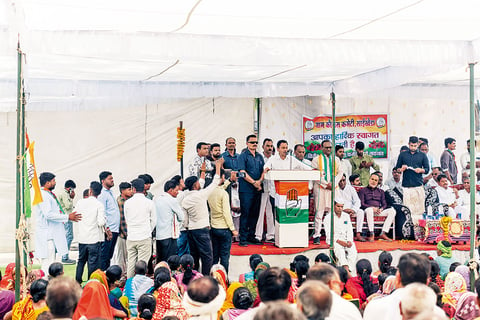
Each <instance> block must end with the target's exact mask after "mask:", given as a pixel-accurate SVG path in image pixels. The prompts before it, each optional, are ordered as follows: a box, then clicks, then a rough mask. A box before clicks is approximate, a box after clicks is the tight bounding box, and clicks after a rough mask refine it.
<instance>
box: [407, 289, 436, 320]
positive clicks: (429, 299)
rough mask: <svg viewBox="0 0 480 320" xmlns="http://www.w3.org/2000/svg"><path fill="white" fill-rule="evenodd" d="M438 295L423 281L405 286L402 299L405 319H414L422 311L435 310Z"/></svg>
mask: <svg viewBox="0 0 480 320" xmlns="http://www.w3.org/2000/svg"><path fill="white" fill-rule="evenodd" d="M436 301H437V297H436V296H435V292H433V290H432V289H430V288H429V287H428V286H427V285H425V284H423V283H411V284H409V285H408V286H406V287H405V293H404V295H403V297H402V298H401V299H400V314H401V315H402V316H403V319H404V320H409V319H413V318H414V317H415V316H416V315H418V314H419V313H421V312H425V311H428V312H433V309H434V308H435V304H436Z"/></svg>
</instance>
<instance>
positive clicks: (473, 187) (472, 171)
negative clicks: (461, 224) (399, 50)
mask: <svg viewBox="0 0 480 320" xmlns="http://www.w3.org/2000/svg"><path fill="white" fill-rule="evenodd" d="M474 66H475V63H469V64H468V68H469V69H470V149H469V150H468V151H469V152H470V259H473V251H474V250H475V236H476V228H475V226H476V225H477V224H476V221H475V220H476V219H475V218H476V215H475V203H476V202H475V194H476V193H477V183H476V176H475V171H476V167H477V166H476V157H475V104H474V99H475V97H474V82H475V78H474ZM474 281H475V276H474V273H473V270H471V272H470V283H473V282H474ZM471 289H472V291H473V286H471Z"/></svg>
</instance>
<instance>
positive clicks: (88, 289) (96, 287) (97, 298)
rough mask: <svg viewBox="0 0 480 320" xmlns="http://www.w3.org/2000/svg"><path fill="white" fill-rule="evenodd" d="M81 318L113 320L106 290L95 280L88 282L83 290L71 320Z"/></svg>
mask: <svg viewBox="0 0 480 320" xmlns="http://www.w3.org/2000/svg"><path fill="white" fill-rule="evenodd" d="M97 274H98V273H97ZM105 282H106V281H105ZM82 316H84V317H86V318H87V319H92V318H102V319H113V313H112V308H111V307H110V301H109V300H108V293H107V289H106V287H105V285H103V284H102V283H101V282H100V281H98V280H96V279H93V280H90V281H88V282H87V284H86V285H85V287H84V288H83V292H82V296H81V297H80V301H78V305H77V308H76V309H75V312H74V314H73V317H72V319H73V320H79V319H80V318H81V317H82Z"/></svg>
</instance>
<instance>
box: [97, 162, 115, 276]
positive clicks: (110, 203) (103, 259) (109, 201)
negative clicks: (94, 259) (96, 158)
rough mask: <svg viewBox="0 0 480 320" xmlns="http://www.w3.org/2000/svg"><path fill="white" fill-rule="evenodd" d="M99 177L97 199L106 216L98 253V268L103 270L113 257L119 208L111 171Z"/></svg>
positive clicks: (104, 172)
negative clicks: (100, 189)
mask: <svg viewBox="0 0 480 320" xmlns="http://www.w3.org/2000/svg"><path fill="white" fill-rule="evenodd" d="M99 178H100V183H101V184H102V192H101V193H100V195H99V196H98V198H97V199H98V200H99V201H100V202H101V203H102V204H103V205H104V206H105V216H106V218H107V223H106V230H105V233H106V236H105V241H104V242H103V243H102V249H101V250H102V251H101V253H100V268H101V269H102V270H103V271H105V270H107V269H108V267H110V260H111V259H112V257H113V252H114V250H115V244H116V243H117V238H118V233H119V231H120V209H119V208H118V203H117V200H116V199H115V197H114V196H113V193H112V190H111V188H112V187H113V186H114V182H113V176H112V173H111V172H109V171H102V172H101V173H100V175H99Z"/></svg>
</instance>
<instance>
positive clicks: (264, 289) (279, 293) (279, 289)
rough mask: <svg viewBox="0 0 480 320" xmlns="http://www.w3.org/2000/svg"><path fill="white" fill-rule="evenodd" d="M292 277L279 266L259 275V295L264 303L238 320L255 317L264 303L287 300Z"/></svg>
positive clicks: (247, 319)
mask: <svg viewBox="0 0 480 320" xmlns="http://www.w3.org/2000/svg"><path fill="white" fill-rule="evenodd" d="M291 284H292V278H291V277H290V275H289V274H288V272H287V271H286V270H284V269H280V268H277V267H273V268H268V269H267V270H265V271H264V272H262V273H261V274H260V276H259V277H258V295H259V296H260V300H261V301H262V303H261V304H260V306H259V307H256V308H253V309H251V310H248V311H246V312H245V313H243V314H242V315H241V316H239V317H238V318H237V319H238V320H249V319H253V317H254V316H255V314H256V313H257V312H258V310H260V309H261V307H262V306H263V304H264V303H267V302H272V301H285V302H286V301H287V298H288V293H289V291H290V286H291Z"/></svg>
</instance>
